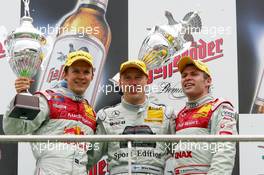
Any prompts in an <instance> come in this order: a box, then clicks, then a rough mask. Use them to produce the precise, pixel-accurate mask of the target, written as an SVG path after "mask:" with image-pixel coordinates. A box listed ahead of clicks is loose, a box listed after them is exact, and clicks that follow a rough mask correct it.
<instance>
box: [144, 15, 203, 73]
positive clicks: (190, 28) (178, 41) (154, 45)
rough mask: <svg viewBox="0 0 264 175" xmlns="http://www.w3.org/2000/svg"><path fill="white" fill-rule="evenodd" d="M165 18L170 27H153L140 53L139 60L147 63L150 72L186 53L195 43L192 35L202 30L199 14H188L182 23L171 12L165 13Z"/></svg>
mask: <svg viewBox="0 0 264 175" xmlns="http://www.w3.org/2000/svg"><path fill="white" fill-rule="evenodd" d="M165 16H166V17H167V19H168V25H162V26H155V27H153V28H152V29H151V30H150V33H149V34H148V36H147V37H146V38H145V40H144V41H143V43H142V46H141V48H140V51H139V59H140V60H142V61H144V62H145V63H146V65H147V68H148V70H151V69H155V68H158V67H160V66H162V65H163V64H165V63H167V62H169V61H170V58H173V56H174V55H177V54H181V53H183V52H184V51H186V50H187V49H188V48H189V47H190V46H191V44H192V42H193V41H194V38H193V36H192V34H191V33H192V32H199V31H200V30H201V28H202V22H201V18H200V16H199V15H198V13H197V12H189V13H187V14H186V15H185V16H184V18H183V20H182V21H180V22H177V21H175V20H174V18H173V16H172V14H171V13H170V12H169V11H166V12H165Z"/></svg>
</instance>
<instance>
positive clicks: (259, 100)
mask: <svg viewBox="0 0 264 175" xmlns="http://www.w3.org/2000/svg"><path fill="white" fill-rule="evenodd" d="M263 79H264V70H263V72H262V76H261V79H260V83H259V85H258V90H257V94H256V97H255V100H254V104H253V105H252V110H251V113H264V80H263Z"/></svg>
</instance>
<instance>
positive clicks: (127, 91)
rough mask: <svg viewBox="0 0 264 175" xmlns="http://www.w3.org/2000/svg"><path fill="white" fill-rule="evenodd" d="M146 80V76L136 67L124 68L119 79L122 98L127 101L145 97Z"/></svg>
mask: <svg viewBox="0 0 264 175" xmlns="http://www.w3.org/2000/svg"><path fill="white" fill-rule="evenodd" d="M147 82H148V77H147V76H146V75H145V74H144V73H143V72H142V71H140V70H138V69H136V68H128V69H127V70H125V71H124V72H123V73H122V74H121V76H120V80H119V83H120V86H121V88H122V91H123V93H124V98H125V99H126V100H127V101H129V102H131V101H139V100H140V99H143V98H144V99H145V86H146V85H147Z"/></svg>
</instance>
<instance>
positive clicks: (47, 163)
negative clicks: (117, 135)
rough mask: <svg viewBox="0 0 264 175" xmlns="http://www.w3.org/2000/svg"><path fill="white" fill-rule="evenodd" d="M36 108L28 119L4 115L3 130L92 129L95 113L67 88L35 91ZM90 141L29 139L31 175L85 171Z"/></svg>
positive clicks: (80, 131)
mask: <svg viewBox="0 0 264 175" xmlns="http://www.w3.org/2000/svg"><path fill="white" fill-rule="evenodd" d="M36 96H38V97H39V107H40V110H41V111H40V112H39V114H38V115H37V116H36V118H35V119H34V120H32V121H28V120H22V119H16V118H11V117H8V114H9V112H10V107H11V106H12V104H10V106H9V108H8V110H7V112H6V114H5V116H4V118H3V129H4V132H5V134H33V135H63V134H72V135H89V134H92V135H93V134H94V132H95V129H96V116H95V113H94V111H93V109H92V108H91V107H90V105H89V104H88V102H87V101H86V100H85V99H83V98H82V96H77V95H75V94H73V92H72V91H70V90H69V89H67V88H63V87H60V88H56V89H52V90H46V91H43V92H38V93H36ZM90 144H91V143H68V142H67V143H65V142H63V143H55V142H48V143H44V142H43V143H32V144H31V148H32V151H33V154H34V157H35V158H36V160H37V163H36V169H35V175H86V174H87V171H86V164H87V160H88V157H87V156H88V155H87V148H89V146H90V147H91V145H90Z"/></svg>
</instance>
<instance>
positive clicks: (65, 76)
mask: <svg viewBox="0 0 264 175" xmlns="http://www.w3.org/2000/svg"><path fill="white" fill-rule="evenodd" d="M62 77H63V79H64V80H66V81H67V72H65V71H63V73H62Z"/></svg>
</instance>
